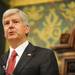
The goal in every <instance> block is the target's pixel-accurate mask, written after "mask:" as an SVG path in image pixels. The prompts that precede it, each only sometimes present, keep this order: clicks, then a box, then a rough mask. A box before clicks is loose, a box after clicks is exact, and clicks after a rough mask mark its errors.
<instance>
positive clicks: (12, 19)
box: [3, 14, 29, 40]
mask: <svg viewBox="0 0 75 75" xmlns="http://www.w3.org/2000/svg"><path fill="white" fill-rule="evenodd" d="M3 22H4V24H3V27H4V33H5V38H6V39H8V40H13V39H19V40H21V39H23V38H26V35H25V34H26V33H28V32H29V27H28V26H27V25H24V24H25V23H23V21H22V19H21V17H20V16H19V14H11V15H8V16H6V17H5V18H4V20H3Z"/></svg>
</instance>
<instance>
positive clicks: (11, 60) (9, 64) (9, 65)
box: [6, 50, 17, 75]
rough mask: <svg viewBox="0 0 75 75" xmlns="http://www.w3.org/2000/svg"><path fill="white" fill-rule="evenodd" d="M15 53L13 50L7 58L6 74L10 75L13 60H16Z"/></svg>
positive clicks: (12, 68)
mask: <svg viewBox="0 0 75 75" xmlns="http://www.w3.org/2000/svg"><path fill="white" fill-rule="evenodd" d="M16 55H17V53H16V51H15V50H13V52H12V54H11V57H10V58H9V61H8V67H7V70H6V75H12V73H13V71H14V66H15V62H16Z"/></svg>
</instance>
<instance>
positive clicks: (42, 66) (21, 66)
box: [0, 43, 59, 75]
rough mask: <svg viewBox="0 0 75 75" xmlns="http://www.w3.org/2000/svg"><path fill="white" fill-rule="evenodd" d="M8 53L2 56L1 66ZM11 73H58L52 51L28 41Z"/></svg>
mask: <svg viewBox="0 0 75 75" xmlns="http://www.w3.org/2000/svg"><path fill="white" fill-rule="evenodd" d="M8 54H9V53H7V54H5V55H4V56H2V58H1V60H0V67H1V68H3V66H6V61H7V58H8ZM1 75H2V74H1ZM3 75H5V74H3ZM13 75H59V71H58V65H57V61H56V58H55V55H54V53H53V51H52V50H48V49H45V48H40V47H37V46H33V45H32V44H30V43H29V45H28V46H27V48H26V50H25V51H24V53H23V54H22V56H21V58H20V61H19V62H18V64H17V66H16V68H15V70H14V72H13Z"/></svg>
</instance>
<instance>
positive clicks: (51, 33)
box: [18, 1, 75, 48]
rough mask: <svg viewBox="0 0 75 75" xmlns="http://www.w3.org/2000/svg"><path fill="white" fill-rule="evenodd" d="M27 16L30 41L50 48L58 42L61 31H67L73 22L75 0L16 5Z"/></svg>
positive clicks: (74, 19) (74, 21)
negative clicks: (29, 27)
mask: <svg viewBox="0 0 75 75" xmlns="http://www.w3.org/2000/svg"><path fill="white" fill-rule="evenodd" d="M18 8H20V9H21V10H23V11H24V12H25V13H26V14H27V15H28V17H29V22H30V26H31V33H30V38H29V39H30V41H32V42H33V43H34V44H35V45H38V46H42V47H47V48H50V47H51V46H54V45H57V44H59V38H60V35H61V33H64V32H68V31H70V30H71V27H73V26H74V23H75V10H74V9H75V2H74V1H70V2H54V3H53V2H52V3H49V2H48V3H42V4H41V3H40V4H31V5H26V6H24V5H23V6H18Z"/></svg>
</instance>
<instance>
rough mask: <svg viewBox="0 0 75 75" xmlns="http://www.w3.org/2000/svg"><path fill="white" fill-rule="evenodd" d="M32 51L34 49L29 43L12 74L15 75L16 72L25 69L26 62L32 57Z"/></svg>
mask: <svg viewBox="0 0 75 75" xmlns="http://www.w3.org/2000/svg"><path fill="white" fill-rule="evenodd" d="M34 50H35V47H34V46H33V45H31V44H30V43H29V45H28V46H27V48H26V49H25V51H24V53H23V54H22V56H21V58H20V60H19V62H18V64H17V66H16V68H15V70H14V73H16V72H18V73H19V72H20V71H21V70H22V68H23V67H25V66H26V65H27V64H28V62H29V61H30V60H31V59H32V57H33V51H34Z"/></svg>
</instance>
